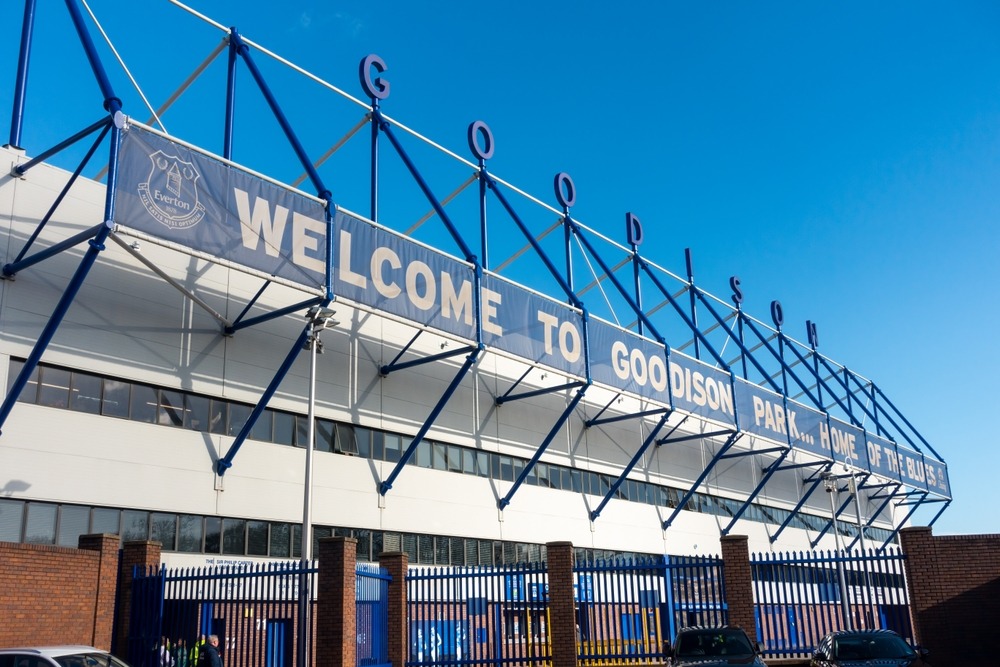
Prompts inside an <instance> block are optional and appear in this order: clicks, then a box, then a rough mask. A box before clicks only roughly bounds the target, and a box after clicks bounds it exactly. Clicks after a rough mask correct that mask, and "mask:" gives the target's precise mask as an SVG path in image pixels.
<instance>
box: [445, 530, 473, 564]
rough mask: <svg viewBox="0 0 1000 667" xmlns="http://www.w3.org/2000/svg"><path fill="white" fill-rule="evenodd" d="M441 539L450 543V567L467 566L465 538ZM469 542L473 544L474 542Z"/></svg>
mask: <svg viewBox="0 0 1000 667" xmlns="http://www.w3.org/2000/svg"><path fill="white" fill-rule="evenodd" d="M441 539H447V540H448V541H449V542H450V548H451V560H450V561H449V562H448V565H465V538H464V537H449V538H441ZM469 541H470V542H472V541H473V540H469Z"/></svg>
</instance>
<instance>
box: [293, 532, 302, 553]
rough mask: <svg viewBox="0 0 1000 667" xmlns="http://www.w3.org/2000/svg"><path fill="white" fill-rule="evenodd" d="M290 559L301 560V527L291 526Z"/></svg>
mask: <svg viewBox="0 0 1000 667" xmlns="http://www.w3.org/2000/svg"><path fill="white" fill-rule="evenodd" d="M292 558H302V526H301V525H300V524H295V525H293V526H292Z"/></svg>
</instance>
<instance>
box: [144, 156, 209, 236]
mask: <svg viewBox="0 0 1000 667" xmlns="http://www.w3.org/2000/svg"><path fill="white" fill-rule="evenodd" d="M149 161H150V162H152V163H153V164H152V167H151V168H150V170H149V178H148V179H146V182H145V183H140V184H139V199H140V200H141V201H142V205H143V206H144V207H146V210H147V211H148V212H149V214H150V215H151V216H153V217H154V218H156V219H157V220H159V221H160V222H161V223H163V224H164V225H166V226H167V227H169V228H170V229H187V228H188V227H194V226H195V225H197V224H198V223H199V222H201V219H202V218H204V217H205V206H204V205H203V204H201V203H199V201H198V188H197V183H198V179H199V178H201V174H199V173H198V171H197V170H196V169H195V168H194V164H193V163H191V162H185V161H184V160H182V159H180V158H179V157H177V156H176V155H167V154H166V153H164V152H163V151H156V152H155V153H153V154H152V155H150V156H149Z"/></svg>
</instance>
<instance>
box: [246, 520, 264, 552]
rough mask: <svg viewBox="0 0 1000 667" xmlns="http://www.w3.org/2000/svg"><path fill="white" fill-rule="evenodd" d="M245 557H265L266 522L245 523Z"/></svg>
mask: <svg viewBox="0 0 1000 667" xmlns="http://www.w3.org/2000/svg"><path fill="white" fill-rule="evenodd" d="M247 555H249V556H266V555H267V521H248V522H247Z"/></svg>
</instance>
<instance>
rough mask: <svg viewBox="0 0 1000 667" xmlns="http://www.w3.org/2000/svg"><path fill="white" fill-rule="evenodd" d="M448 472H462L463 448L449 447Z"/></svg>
mask: <svg viewBox="0 0 1000 667" xmlns="http://www.w3.org/2000/svg"><path fill="white" fill-rule="evenodd" d="M448 472H462V448H461V447H455V446H454V445H451V446H449V447H448Z"/></svg>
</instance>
